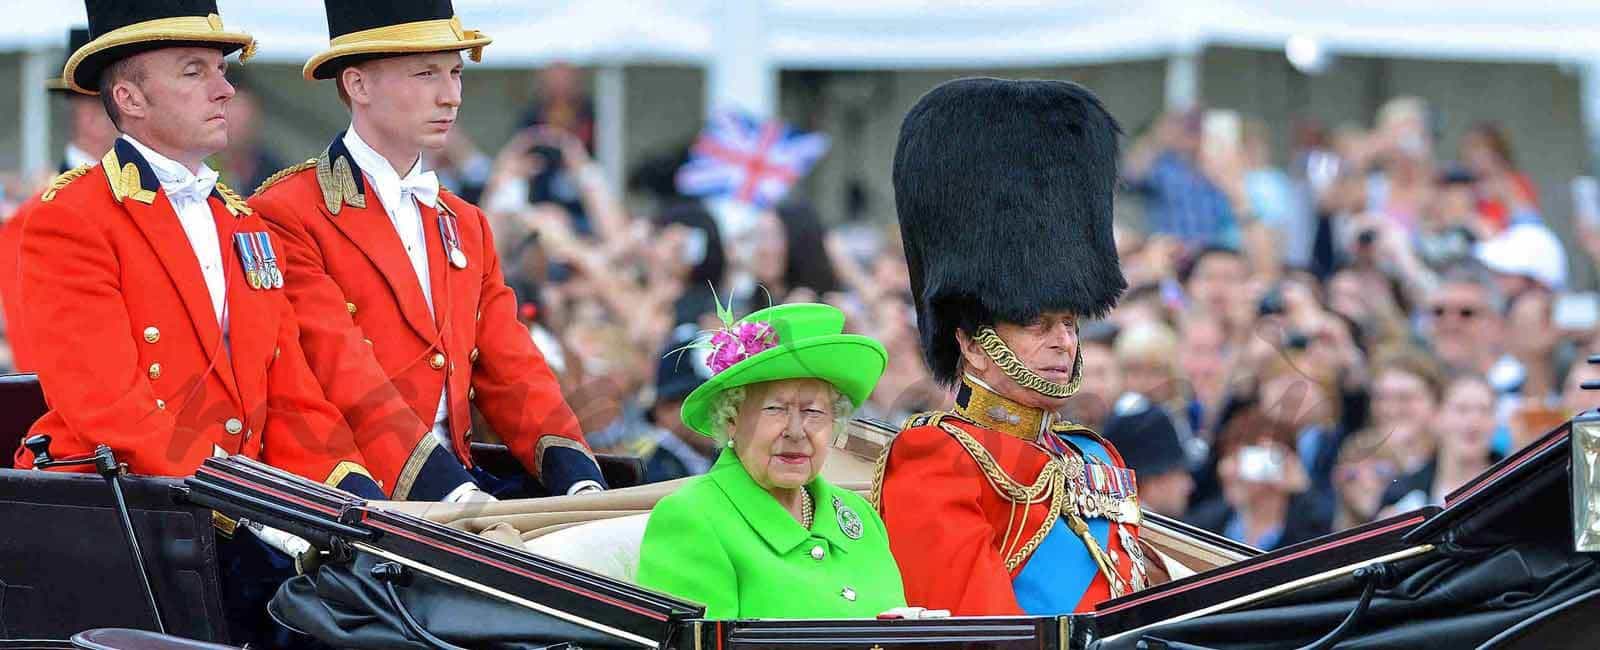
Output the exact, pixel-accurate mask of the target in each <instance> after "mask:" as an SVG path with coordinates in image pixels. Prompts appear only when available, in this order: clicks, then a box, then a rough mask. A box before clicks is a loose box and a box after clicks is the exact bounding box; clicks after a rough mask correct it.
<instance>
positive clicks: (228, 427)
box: [222, 418, 244, 436]
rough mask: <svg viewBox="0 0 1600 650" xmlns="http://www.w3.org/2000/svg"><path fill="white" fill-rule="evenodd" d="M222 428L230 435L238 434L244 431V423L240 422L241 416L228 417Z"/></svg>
mask: <svg viewBox="0 0 1600 650" xmlns="http://www.w3.org/2000/svg"><path fill="white" fill-rule="evenodd" d="M222 430H223V431H227V432H228V435H231V436H237V435H239V432H240V431H244V423H243V422H240V421H239V418H228V421H227V422H223V423H222Z"/></svg>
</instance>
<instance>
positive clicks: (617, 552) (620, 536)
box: [522, 512, 650, 583]
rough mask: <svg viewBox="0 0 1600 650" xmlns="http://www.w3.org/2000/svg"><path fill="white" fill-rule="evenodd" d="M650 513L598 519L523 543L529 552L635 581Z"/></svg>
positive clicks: (618, 578)
mask: <svg viewBox="0 0 1600 650" xmlns="http://www.w3.org/2000/svg"><path fill="white" fill-rule="evenodd" d="M649 521H650V513H648V512H642V513H639V514H636V515H628V516H626V517H613V518H611V519H599V520H596V521H590V522H586V523H583V524H579V525H577V526H572V527H570V528H563V529H561V530H558V531H555V532H552V533H547V534H545V535H541V536H539V537H535V538H533V539H531V540H528V541H526V542H523V544H522V548H523V549H525V550H527V551H528V552H529V553H533V554H534V555H539V556H543V557H547V558H550V559H552V560H557V561H559V562H565V563H567V564H570V565H572V566H575V567H578V568H580V569H585V570H588V571H593V572H595V573H598V574H601V575H603V576H606V577H608V578H614V579H617V580H622V581H625V582H629V583H633V582H635V581H636V580H635V578H637V577H638V575H639V547H640V545H641V544H643V542H644V527H645V524H646V523H648V522H649Z"/></svg>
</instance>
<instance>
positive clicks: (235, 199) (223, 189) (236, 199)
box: [217, 181, 255, 217]
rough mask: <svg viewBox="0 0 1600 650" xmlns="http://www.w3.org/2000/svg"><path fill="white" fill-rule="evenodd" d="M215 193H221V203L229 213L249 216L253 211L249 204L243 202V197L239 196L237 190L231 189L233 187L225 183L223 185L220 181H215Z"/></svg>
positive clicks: (237, 215)
mask: <svg viewBox="0 0 1600 650" xmlns="http://www.w3.org/2000/svg"><path fill="white" fill-rule="evenodd" d="M217 193H218V194H221V195H222V204H223V205H224V206H226V207H227V208H228V213H229V214H232V215H233V216H235V217H239V216H249V215H250V214H251V213H253V212H255V211H254V210H251V209H250V204H248V203H245V202H244V198H242V197H240V196H239V193H238V192H235V191H233V188H231V187H228V186H227V185H223V184H222V182H221V181H218V182H217Z"/></svg>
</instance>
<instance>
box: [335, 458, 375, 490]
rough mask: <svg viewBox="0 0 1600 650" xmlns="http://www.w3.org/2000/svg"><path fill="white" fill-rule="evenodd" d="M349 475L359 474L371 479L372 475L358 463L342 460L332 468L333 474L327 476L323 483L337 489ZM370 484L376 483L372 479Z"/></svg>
mask: <svg viewBox="0 0 1600 650" xmlns="http://www.w3.org/2000/svg"><path fill="white" fill-rule="evenodd" d="M351 474H360V475H362V476H365V477H367V478H369V479H372V473H371V472H368V471H367V468H365V467H362V466H361V464H360V463H357V462H355V461H353V460H342V461H339V464H338V465H334V466H333V472H331V473H329V474H328V480H326V481H323V483H326V484H327V485H328V487H335V488H336V487H339V484H340V483H343V482H344V480H345V479H346V478H348V477H349V476H350V475H351ZM372 482H374V483H376V482H377V479H372Z"/></svg>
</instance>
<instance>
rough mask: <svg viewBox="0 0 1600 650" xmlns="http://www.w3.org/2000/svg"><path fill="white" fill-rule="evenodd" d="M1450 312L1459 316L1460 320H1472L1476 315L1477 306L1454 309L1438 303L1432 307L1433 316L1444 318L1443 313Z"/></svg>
mask: <svg viewBox="0 0 1600 650" xmlns="http://www.w3.org/2000/svg"><path fill="white" fill-rule="evenodd" d="M1451 313H1453V314H1455V315H1457V316H1460V317H1461V320H1472V319H1473V318H1475V317H1477V315H1478V308H1477V307H1457V308H1455V309H1451V308H1449V307H1445V306H1443V305H1440V306H1437V307H1434V308H1433V317H1434V318H1444V317H1445V314H1451Z"/></svg>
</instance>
